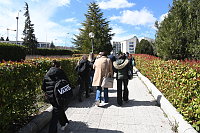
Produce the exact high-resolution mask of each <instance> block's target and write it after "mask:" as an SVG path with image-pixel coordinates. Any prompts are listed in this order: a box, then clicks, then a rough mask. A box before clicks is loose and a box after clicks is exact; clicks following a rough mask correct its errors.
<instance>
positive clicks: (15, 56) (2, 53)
mask: <svg viewBox="0 0 200 133" xmlns="http://www.w3.org/2000/svg"><path fill="white" fill-rule="evenodd" d="M25 57H26V47H24V46H20V45H16V44H10V43H0V62H1V61H3V60H5V61H9V60H10V61H21V60H24V59H25Z"/></svg>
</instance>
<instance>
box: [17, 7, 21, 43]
mask: <svg viewBox="0 0 200 133" xmlns="http://www.w3.org/2000/svg"><path fill="white" fill-rule="evenodd" d="M19 12H21V10H19ZM19 12H18V14H17V17H16V19H17V32H16V43H18V20H19Z"/></svg>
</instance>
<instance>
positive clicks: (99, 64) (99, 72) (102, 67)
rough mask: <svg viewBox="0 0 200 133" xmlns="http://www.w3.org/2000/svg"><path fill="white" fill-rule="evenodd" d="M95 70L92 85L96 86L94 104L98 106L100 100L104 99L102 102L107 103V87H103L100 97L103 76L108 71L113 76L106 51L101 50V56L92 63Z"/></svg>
mask: <svg viewBox="0 0 200 133" xmlns="http://www.w3.org/2000/svg"><path fill="white" fill-rule="evenodd" d="M93 68H94V70H95V73H94V77H93V82H92V86H95V87H96V88H97V90H96V99H95V100H96V105H97V106H99V104H100V102H101V101H102V100H104V103H108V88H103V91H104V99H102V97H101V92H102V87H101V83H102V80H103V77H104V76H105V75H107V74H108V73H110V74H111V76H113V69H112V62H111V60H110V59H109V58H107V53H106V52H102V56H101V57H100V58H98V59H96V60H95V63H94V65H93Z"/></svg>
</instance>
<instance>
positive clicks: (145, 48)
mask: <svg viewBox="0 0 200 133" xmlns="http://www.w3.org/2000/svg"><path fill="white" fill-rule="evenodd" d="M135 53H136V54H149V55H154V52H153V47H152V44H151V43H150V42H149V41H148V40H145V39H142V40H141V41H140V42H139V43H138V44H137V45H136V49H135Z"/></svg>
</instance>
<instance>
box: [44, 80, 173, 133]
mask: <svg viewBox="0 0 200 133" xmlns="http://www.w3.org/2000/svg"><path fill="white" fill-rule="evenodd" d="M128 88H129V102H128V103H124V104H123V105H122V106H121V107H120V106H118V105H117V102H116V96H117V91H116V80H115V81H114V87H113V88H111V89H109V103H108V104H101V106H100V107H96V106H95V105H94V102H95V101H94V99H95V93H91V96H90V98H87V99H86V98H84V99H83V102H81V103H80V102H78V101H77V100H76V101H73V103H71V105H70V107H69V108H68V110H67V111H66V114H67V117H68V119H69V120H71V122H70V124H69V125H68V126H67V128H66V129H65V131H61V130H59V127H60V126H59V124H58V133H173V131H172V126H171V125H170V122H169V120H168V119H167V117H166V115H165V114H164V112H163V111H162V110H161V108H160V107H158V106H156V104H157V102H156V101H155V100H154V98H153V96H152V95H151V94H150V93H149V91H148V90H147V87H146V86H145V85H144V84H143V82H142V81H141V80H140V79H139V78H138V77H137V76H134V78H133V79H132V80H130V81H129V85H128ZM47 130H48V126H47V127H45V128H44V129H43V130H42V131H41V133H47Z"/></svg>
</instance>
